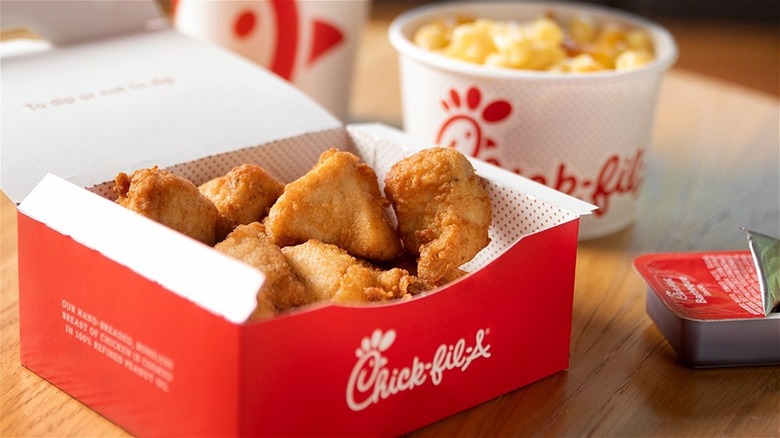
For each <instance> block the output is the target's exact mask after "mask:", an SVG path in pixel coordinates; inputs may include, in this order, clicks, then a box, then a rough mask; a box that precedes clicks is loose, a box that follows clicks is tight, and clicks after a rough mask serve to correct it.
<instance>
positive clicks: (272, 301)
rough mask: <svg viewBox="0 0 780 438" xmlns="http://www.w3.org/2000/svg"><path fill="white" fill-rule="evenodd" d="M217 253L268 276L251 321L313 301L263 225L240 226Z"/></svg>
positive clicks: (255, 223) (220, 244)
mask: <svg viewBox="0 0 780 438" xmlns="http://www.w3.org/2000/svg"><path fill="white" fill-rule="evenodd" d="M214 249H216V250H217V251H219V252H221V253H223V254H227V255H229V256H231V257H234V258H236V259H238V260H241V261H243V262H245V263H248V264H250V265H252V266H254V267H256V268H257V269H259V270H261V271H263V273H264V274H265V283H263V287H262V288H261V289H260V291H259V292H258V294H257V303H258V305H257V309H255V312H254V313H253V314H252V316H251V317H250V319H261V318H267V317H271V316H274V315H275V314H277V313H278V312H284V311H286V310H290V309H292V308H295V307H298V306H302V305H304V304H307V303H308V302H309V301H310V300H309V298H308V297H307V295H306V289H305V288H304V285H303V283H302V282H301V280H300V279H299V278H298V276H297V275H296V274H295V273H294V272H293V270H292V269H291V268H290V265H289V264H288V263H287V260H286V259H285V257H284V255H282V250H281V249H280V248H279V247H278V246H276V245H274V244H273V243H271V240H270V239H269V238H268V236H266V235H265V231H264V229H263V225H262V224H261V223H259V222H253V223H251V224H247V225H239V226H237V227H236V228H235V230H233V232H232V233H230V234H228V236H227V238H225V240H223V241H222V242H219V243H218V244H216V245H215V246H214Z"/></svg>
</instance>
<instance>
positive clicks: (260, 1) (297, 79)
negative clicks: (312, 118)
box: [173, 0, 370, 120]
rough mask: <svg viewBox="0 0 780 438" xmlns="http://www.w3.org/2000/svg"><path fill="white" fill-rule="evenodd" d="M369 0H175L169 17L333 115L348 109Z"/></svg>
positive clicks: (182, 29) (184, 30)
mask: <svg viewBox="0 0 780 438" xmlns="http://www.w3.org/2000/svg"><path fill="white" fill-rule="evenodd" d="M369 5H370V1H369V0H354V1H340V0H327V1H295V0H219V1H217V0H214V1H203V0H176V1H175V2H174V3H173V22H174V25H175V27H176V29H177V30H179V31H180V32H182V33H184V34H185V35H189V36H191V37H193V38H196V39H199V40H202V41H207V42H211V43H215V44H218V45H220V46H222V47H225V48H227V49H229V50H231V51H233V52H235V53H238V54H240V55H242V56H244V57H245V58H247V59H250V60H252V61H254V62H256V63H258V64H260V65H262V66H264V67H266V68H268V69H269V70H272V71H273V72H275V73H277V74H278V75H280V76H282V77H283V78H285V79H287V80H288V81H290V82H292V83H293V84H294V85H295V86H296V87H298V88H299V89H300V90H301V91H303V92H305V93H306V94H308V95H309V96H310V97H312V98H313V99H314V100H316V101H317V102H319V103H320V104H321V105H322V106H324V107H325V108H327V109H328V110H329V111H330V112H331V113H333V114H334V115H335V116H336V117H339V118H340V119H342V120H345V119H346V117H347V115H348V112H349V96H350V89H351V85H352V84H351V79H352V70H353V67H354V57H355V53H356V51H357V47H358V43H359V39H360V34H361V32H362V30H363V25H364V24H365V20H366V17H367V14H368V8H369Z"/></svg>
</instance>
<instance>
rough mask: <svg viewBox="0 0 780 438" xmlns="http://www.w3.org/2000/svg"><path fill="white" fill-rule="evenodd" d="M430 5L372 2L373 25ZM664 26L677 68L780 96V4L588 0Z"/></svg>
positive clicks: (387, 0) (741, 0) (773, 0)
mask: <svg viewBox="0 0 780 438" xmlns="http://www.w3.org/2000/svg"><path fill="white" fill-rule="evenodd" d="M432 2H433V1H398V0H374V1H373V3H372V8H371V19H372V22H377V21H386V22H387V23H388V24H389V22H390V21H391V20H392V19H393V18H394V17H395V16H397V15H398V14H399V13H401V12H403V11H405V10H407V9H409V8H411V7H414V6H418V5H421V4H425V3H432ZM580 2H581V3H595V4H600V5H602V6H608V7H613V8H618V9H623V10H627V11H630V12H633V13H636V14H639V15H642V16H645V17H647V18H649V19H651V20H654V21H656V22H658V23H659V24H661V25H663V26H664V27H666V28H667V29H668V30H669V31H670V32H671V33H672V35H673V36H674V38H675V39H676V41H677V44H678V48H679V52H680V56H679V59H678V61H677V64H676V65H675V67H676V68H679V69H683V70H688V71H691V72H695V73H701V74H705V75H707V76H711V77H714V78H716V79H721V80H726V81H730V82H733V83H735V84H738V85H741V86H744V87H748V88H751V89H754V90H757V91H761V92H765V93H770V94H773V95H775V96H780V2H778V1H777V0H588V1H580Z"/></svg>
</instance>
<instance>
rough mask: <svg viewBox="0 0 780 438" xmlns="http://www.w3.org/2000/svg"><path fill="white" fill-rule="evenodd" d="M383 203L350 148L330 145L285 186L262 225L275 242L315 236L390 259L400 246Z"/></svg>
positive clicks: (372, 256) (372, 179)
mask: <svg viewBox="0 0 780 438" xmlns="http://www.w3.org/2000/svg"><path fill="white" fill-rule="evenodd" d="M387 207H389V203H388V202H387V200H386V199H385V198H384V197H383V196H382V193H381V191H380V190H379V183H378V181H377V177H376V174H375V173H374V171H373V169H371V167H369V166H368V165H366V164H364V163H362V162H360V159H359V158H358V157H356V156H355V155H353V154H351V153H349V152H342V151H338V150H335V149H330V150H328V151H326V152H324V153H323V154H322V155H321V156H320V159H319V161H318V162H317V164H316V165H315V166H314V167H313V168H312V169H311V170H310V171H309V172H308V173H306V174H305V175H304V176H302V177H301V178H299V179H297V180H296V181H293V182H292V183H289V184H287V186H285V189H284V193H283V194H282V196H280V197H279V199H278V200H277V201H276V204H274V206H273V207H271V210H270V212H269V213H268V218H267V219H266V227H267V230H268V234H269V235H270V236H271V237H272V238H273V240H274V242H275V243H276V244H278V245H279V246H288V245H296V244H300V243H303V242H306V241H307V240H309V239H316V240H319V241H322V242H325V243H330V244H334V245H336V246H338V247H340V248H343V249H345V250H346V251H347V252H349V253H350V254H352V255H354V256H356V257H362V258H366V259H371V260H391V259H393V258H395V257H396V256H397V255H398V254H400V252H401V249H402V248H401V242H400V239H399V238H398V235H397V234H396V232H395V229H394V228H393V226H392V225H391V223H390V220H389V218H388V216H387V211H385V209H386V208H387Z"/></svg>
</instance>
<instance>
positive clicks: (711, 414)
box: [0, 6, 780, 437]
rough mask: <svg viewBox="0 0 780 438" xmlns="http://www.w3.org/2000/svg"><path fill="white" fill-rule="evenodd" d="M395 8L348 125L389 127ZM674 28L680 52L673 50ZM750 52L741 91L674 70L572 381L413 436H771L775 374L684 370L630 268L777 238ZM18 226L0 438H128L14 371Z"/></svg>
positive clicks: (5, 232)
mask: <svg viewBox="0 0 780 438" xmlns="http://www.w3.org/2000/svg"><path fill="white" fill-rule="evenodd" d="M385 8H388V7H387V6H385ZM399 8H400V7H390V8H389V9H382V10H380V11H377V10H376V8H375V11H374V13H373V14H372V20H371V21H370V22H369V23H368V25H367V26H366V30H365V34H364V38H363V40H362V42H361V46H360V53H359V56H358V61H357V70H356V76H355V81H354V84H353V99H352V119H353V120H354V121H369V120H370V121H380V122H385V123H388V124H390V125H395V126H399V125H400V120H401V114H400V111H401V109H400V94H399V85H398V75H397V71H396V69H397V61H396V58H395V57H396V55H395V53H394V51H393V50H392V48H391V47H390V45H389V43H388V42H387V39H386V31H387V25H388V24H389V18H391V17H392V16H394V14H396V13H397V12H399ZM675 26H677V27H676V28H675V29H673V32H674V33H675V36H676V37H677V39H678V41H680V45H681V48H685V47H689V46H685V45H684V44H694V45H695V44H699V43H701V47H700V48H697V50H700V51H701V50H705V51H708V52H706V53H710V54H712V53H715V52H716V51H718V50H720V48H721V47H722V46H721V45H719V41H725V40H729V41H732V40H734V38H730V37H729V35H722V34H718V32H717V29H715V30H711V31H710V32H708V33H707V36H703V33H704V31H703V29H702V28H700V27H698V26H697V25H694V24H691V25H690V27H689V28H686V25H685V23H683V22H679V23H677V24H676V25H675ZM686 29H689V30H690V33H689V34H688V35H693V38H692V39H688V40H686V39H685V38H686V35H687V34H686V32H688V30H686ZM744 30H746V31H748V30H749V29H744ZM760 32H763V31H760ZM760 32H759V33H760ZM708 38H710V39H711V40H710V41H708V40H707V39H708ZM739 38H747V39H750V38H751V37H749V36H744V35H743V36H739V37H736V39H739ZM755 38H758V39H759V40H761V41H764V40H763V39H762V37H761V35H758V36H755ZM774 38H777V33H776V31H775V33H774ZM683 41H685V43H683ZM691 41H698V42H696V43H691ZM729 44H730V43H729ZM768 44H769V46H772V43H768ZM759 47H763V48H762V49H761V50H759V51H758V52H757V53H755V54H754V55H753V56H751V55H746V57H747V58H749V59H754V60H755V59H758V60H764V61H759V62H760V65H756V66H753V67H751V68H747V67H746V68H744V69H742V71H743V72H744V76H741V75H743V73H739V74H735V76H740V77H744V78H747V79H744V81H743V82H742V83H739V81H738V80H734V79H733V78H729V77H724V76H723V75H721V76H718V71H715V70H718V69H717V68H716V67H713V70H712V74H708V75H707V76H704V75H701V74H697V73H691V71H699V70H698V69H704V72H706V67H697V68H687V69H684V68H682V67H681V66H680V64H684V62H685V60H684V59H681V62H680V63H678V66H677V67H675V68H674V69H673V70H672V71H671V72H670V73H669V75H668V76H667V78H666V80H665V82H664V85H663V89H662V94H661V98H660V101H659V110H658V115H657V120H656V128H655V131H654V137H653V145H652V148H651V149H650V151H649V153H648V170H647V179H646V181H645V188H644V191H643V192H642V194H641V196H640V206H639V207H640V212H641V217H640V219H639V220H638V221H637V223H636V224H635V225H633V226H632V227H630V228H628V229H626V230H624V231H622V232H620V233H617V234H615V235H612V236H609V237H606V238H602V239H597V240H592V241H587V242H582V243H581V244H580V247H579V250H578V255H577V271H576V282H575V295H574V296H575V299H574V316H573V318H574V319H573V328H572V344H571V361H570V368H569V370H567V371H564V372H561V373H557V374H555V375H553V376H551V377H548V378H546V379H543V380H541V381H538V382H536V383H533V384H531V385H528V386H526V387H524V388H521V389H519V390H516V391H514V392H511V393H509V394H506V395H503V396H500V397H497V398H495V399H493V400H490V401H488V402H486V403H483V404H481V405H479V406H476V407H474V408H472V409H469V410H467V411H464V412H461V413H458V414H455V415H453V416H451V417H449V418H446V419H444V420H442V421H439V422H436V423H434V424H431V425H429V426H427V427H425V428H422V429H420V430H418V431H415V432H413V433H412V434H410V435H411V436H419V437H423V436H485V437H487V436H526V435H533V436H582V435H587V436H746V437H747V436H750V437H759V436H760V437H773V436H774V437H776V436H780V368H778V367H777V366H764V367H746V368H724V369H708V370H692V369H689V368H686V367H685V366H683V365H681V364H680V363H679V362H678V360H677V357H676V355H675V353H674V351H673V350H672V348H671V347H670V346H669V344H668V343H667V342H666V341H665V340H664V338H663V337H662V335H661V334H660V332H659V331H658V330H657V328H656V327H655V326H654V325H653V323H652V321H651V320H650V319H649V318H648V317H647V315H646V313H645V301H644V300H645V293H646V288H645V285H644V283H643V281H642V280H641V279H640V278H639V276H638V275H637V274H636V273H635V272H634V270H633V268H632V266H631V262H632V260H633V259H634V257H636V256H637V255H638V254H641V253H647V252H668V251H688V250H720V249H745V248H746V247H747V246H746V245H747V241H746V237H745V235H744V233H743V232H742V231H740V227H748V228H751V229H754V230H756V231H761V232H764V233H767V234H772V235H775V236H777V235H779V234H780V205H779V204H780V138H779V136H780V105H778V96H777V92H776V89H777V88H776V85H777V83H776V82H775V83H774V88H773V85H772V84H771V82H772V78H774V79H775V81H776V79H777V76H776V75H777V74H778V69H777V57H778V51H777V50H776V46H774V47H775V50H774V52H773V53H772V54H771V56H768V55H767V54H766V53H765V51H766V50H767V49H766V47H767V46H766V45H765V46H761V45H759ZM688 50H689V49H688ZM746 50H747V49H746ZM681 56H682V57H685V56H686V50H682V51H681ZM702 56H703V57H706V56H708V55H702ZM767 57H768V58H769V60H768V61H766V58H767ZM752 68H755V69H759V70H762V71H763V69H770V70H771V69H772V68H774V71H773V72H771V71H770V74H768V75H767V76H768V77H769V78H770V79H769V80H763V81H762V79H761V75H754V79H755V80H756V81H757V84H758V85H756V86H755V87H752V86H751V82H750V73H749V71H750V70H751V69H752ZM380 76H381V77H382V78H383V80H382V86H381V87H380V86H377V85H376V84H377V82H376V78H377V77H380ZM773 90H774V91H773ZM15 214H16V210H15V208H14V205H13V204H12V203H11V202H10V201H9V200H8V198H7V197H6V196H5V195H4V194H3V195H2V196H1V197H0V226H1V227H2V228H1V229H0V231H1V233H0V238H1V239H2V240H1V241H0V242H1V243H2V252H1V254H0V275H2V277H1V278H0V286H1V287H2V292H1V295H0V305H1V307H0V318H1V320H0V341H1V342H2V350H1V351H0V373H1V374H0V400H1V402H2V404H1V405H0V436H3V437H11V436H127V435H128V434H127V433H126V432H125V431H123V430H122V429H120V428H118V427H117V426H115V425H113V424H112V423H110V422H109V421H108V420H106V419H104V418H103V417H101V416H100V415H98V414H96V413H94V412H93V411H92V410H90V409H89V408H87V407H85V406H84V405H82V404H81V403H80V402H78V401H76V400H74V399H72V398H70V397H69V396H68V395H67V394H65V393H63V392H61V391H60V390H59V389H57V388H56V387H54V386H52V385H50V384H49V383H47V382H46V381H43V380H42V379H41V378H39V377H38V376H36V375H35V374H33V373H31V372H30V371H29V370H27V369H25V368H24V367H22V366H21V365H20V363H19V319H18V306H17V302H18V277H17V262H16V254H17V252H16V249H17V248H16V220H15Z"/></svg>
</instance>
